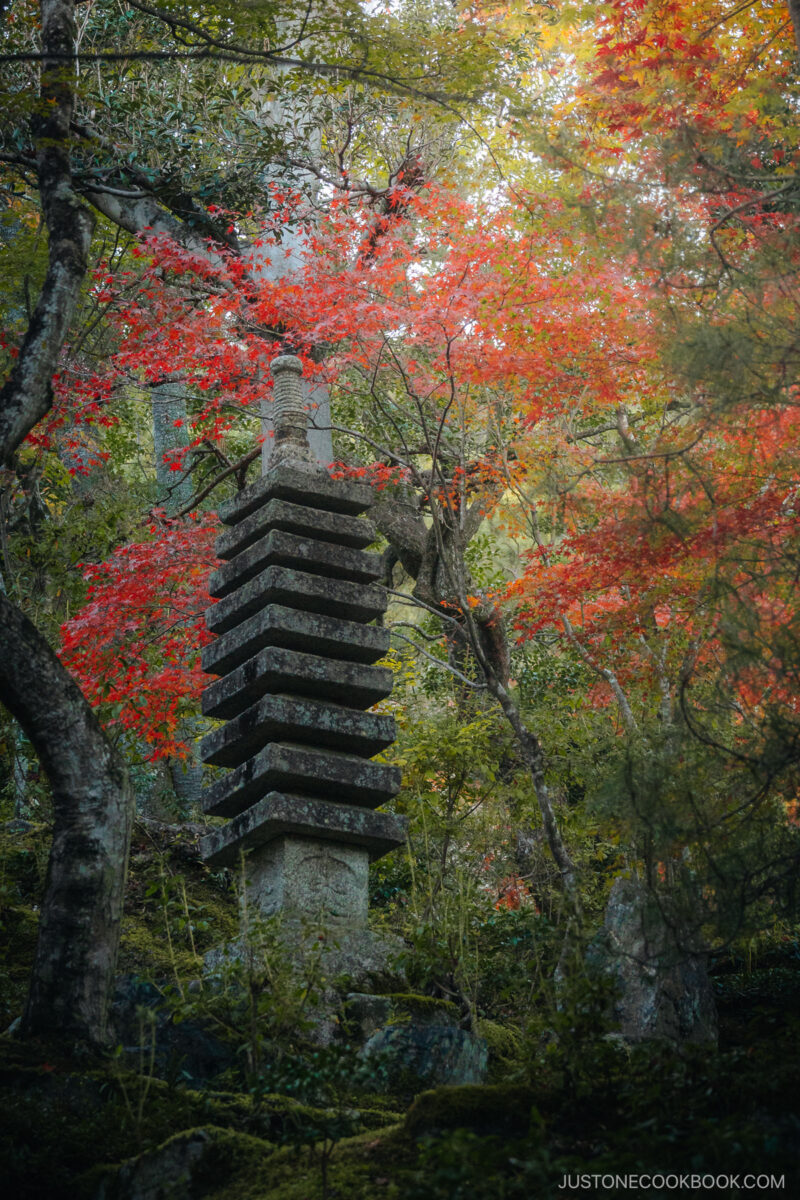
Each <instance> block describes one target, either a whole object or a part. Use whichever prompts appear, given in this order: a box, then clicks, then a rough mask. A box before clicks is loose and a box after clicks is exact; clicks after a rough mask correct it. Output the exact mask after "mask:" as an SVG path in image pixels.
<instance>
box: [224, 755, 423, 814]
mask: <svg viewBox="0 0 800 1200" xmlns="http://www.w3.org/2000/svg"><path fill="white" fill-rule="evenodd" d="M400 783H401V773H400V769H399V767H390V766H388V765H387V764H386V763H376V762H370V760H369V759H363V758H357V757H356V756H355V755H353V754H339V753H337V752H335V751H333V750H314V749H311V748H310V747H309V746H296V745H293V744H292V743H289V742H271V743H270V744H269V745H268V746H265V747H264V749H263V750H260V751H259V753H258V754H256V755H255V756H254V757H253V758H250V759H248V760H247V762H245V763H242V765H241V766H240V767H236V769H235V770H233V771H230V772H228V774H227V775H226V776H225V777H224V778H223V779H220V780H218V781H217V782H216V783H213V784H212V785H211V787H209V788H206V790H205V792H204V793H203V796H202V804H203V809H204V811H205V812H206V813H208V814H209V816H215V817H235V816H236V815H237V814H238V813H240V812H243V811H244V809H246V808H249V807H250V806H251V805H252V804H255V803H256V801H258V800H261V799H262V798H263V797H264V796H265V795H266V794H267V793H268V792H274V791H289V792H298V793H299V794H300V795H304V796H316V797H319V798H320V799H321V800H342V801H344V803H346V804H354V805H357V806H361V807H364V808H376V807H377V806H378V805H379V804H385V803H386V801H387V800H391V798H392V796H395V795H397V793H398V791H399V790H400Z"/></svg>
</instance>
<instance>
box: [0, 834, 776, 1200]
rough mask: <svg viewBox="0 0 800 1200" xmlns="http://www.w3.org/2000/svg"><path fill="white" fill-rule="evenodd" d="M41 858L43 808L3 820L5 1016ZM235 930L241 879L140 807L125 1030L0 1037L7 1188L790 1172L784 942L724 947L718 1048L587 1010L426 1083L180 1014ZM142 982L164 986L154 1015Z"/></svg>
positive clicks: (499, 1188)
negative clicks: (607, 1025) (604, 1023)
mask: <svg viewBox="0 0 800 1200" xmlns="http://www.w3.org/2000/svg"><path fill="white" fill-rule="evenodd" d="M46 858H47V834H46V830H45V829H44V828H43V827H31V828H24V827H22V828H14V827H13V826H12V827H7V828H6V830H5V832H3V833H2V835H0V904H1V905H2V908H1V910H0V948H1V949H2V967H0V1020H2V1022H3V1028H5V1027H7V1026H8V1025H9V1024H10V1023H11V1022H12V1021H13V1020H14V1019H15V1018H16V1017H17V1016H18V1015H19V1013H20V1012H21V1010H22V1006H23V1003H24V995H25V986H26V981H27V976H28V972H29V970H30V965H31V961H32V955H33V948H34V944H35V932H36V920H37V909H36V906H37V903H38V900H39V896H40V894H41V888H42V884H43V880H44V871H45V867H46ZM236 931H237V908H236V900H235V896H234V895H233V892H232V890H231V889H230V886H229V883H228V882H227V881H226V880H225V879H224V878H223V877H221V876H214V875H211V874H210V873H209V872H208V871H207V869H206V868H205V867H204V866H203V865H202V864H201V862H200V860H199V858H198V855H197V851H196V837H195V836H194V835H193V833H192V830H191V827H190V828H189V829H188V830H186V831H185V832H183V833H179V834H176V832H175V830H174V829H172V830H170V829H168V828H167V827H162V826H159V825H158V824H157V823H145V824H142V825H138V826H137V831H136V835H135V839H134V847H133V854H132V861H131V872H130V880H129V885H128V904H127V909H126V917H125V928H124V931H123V943H122V950H121V957H120V975H121V978H122V980H123V981H124V987H126V988H127V996H128V1000H129V1002H130V1003H129V1009H130V1011H131V1012H132V1013H133V1015H134V1018H135V1019H137V1020H138V1021H139V1037H138V1038H135V1039H134V1041H138V1045H134V1046H131V1045H124V1044H123V1043H122V1042H121V1043H120V1044H118V1045H116V1046H115V1047H114V1048H113V1050H112V1051H111V1052H110V1053H109V1054H108V1055H104V1056H99V1057H98V1056H92V1055H90V1054H88V1053H87V1054H83V1055H78V1054H76V1053H74V1052H73V1053H71V1054H69V1055H67V1054H65V1053H64V1052H63V1049H60V1048H59V1047H54V1046H52V1045H45V1044H40V1043H22V1042H20V1041H18V1040H16V1039H15V1038H14V1037H13V1036H9V1035H5V1036H3V1037H2V1038H0V1105H1V1106H2V1112H3V1117H2V1121H1V1122H0V1176H2V1178H4V1179H5V1180H6V1181H7V1182H8V1184H9V1185H10V1191H7V1192H6V1194H7V1195H11V1196H13V1197H15V1200H44V1198H47V1200H267V1198H269V1200H317V1198H318V1197H328V1198H330V1200H334V1198H336V1200H361V1198H364V1200H366V1198H367V1197H369V1198H370V1200H371V1198H373V1197H387V1200H516V1198H517V1197H519V1200H522V1198H523V1197H525V1198H528V1197H533V1196H536V1197H547V1196H551V1195H552V1196H556V1195H559V1196H570V1195H580V1194H585V1190H586V1183H585V1182H581V1183H580V1185H578V1184H576V1176H578V1175H596V1176H606V1177H608V1176H614V1177H625V1176H628V1177H629V1176H632V1175H640V1174H656V1175H659V1174H663V1175H678V1176H681V1175H683V1176H687V1177H688V1178H689V1184H690V1185H691V1177H692V1176H695V1177H699V1178H701V1179H702V1178H703V1177H705V1182H704V1183H703V1184H702V1187H701V1188H699V1189H698V1190H705V1191H706V1192H707V1193H708V1191H709V1190H711V1192H712V1194H714V1190H713V1189H710V1186H709V1182H708V1177H709V1176H723V1175H724V1176H734V1177H735V1176H739V1178H740V1180H742V1181H743V1180H744V1177H745V1176H746V1175H753V1176H756V1177H759V1176H760V1177H762V1178H761V1181H760V1186H759V1187H758V1188H757V1189H755V1190H754V1189H753V1188H752V1187H751V1188H750V1189H748V1188H747V1187H746V1186H745V1185H744V1184H743V1183H742V1184H740V1186H739V1188H737V1186H736V1185H735V1184H734V1186H733V1187H730V1186H728V1187H727V1188H726V1189H725V1193H724V1194H726V1195H731V1196H735V1195H747V1194H751V1195H754V1194H755V1195H764V1194H769V1193H770V1185H769V1182H768V1181H769V1177H774V1179H775V1180H780V1179H781V1177H783V1187H782V1189H779V1188H776V1189H775V1194H776V1195H778V1194H784V1195H798V1194H800V1190H798V1189H799V1187H800V1115H799V1114H798V1096H800V1037H799V1036H798V1034H800V1017H799V1016H798V1005H797V1001H798V998H799V997H800V959H799V958H798V953H797V947H796V945H795V944H794V943H793V942H787V943H786V944H783V945H777V946H776V947H775V949H774V951H773V952H771V953H770V955H769V956H767V957H762V958H761V959H760V960H759V961H758V962H757V963H756V964H755V965H753V964H746V963H743V962H736V961H735V960H733V959H730V958H729V959H727V960H726V961H725V963H724V965H723V966H722V967H721V968H720V970H719V973H718V975H717V978H716V994H717V1002H718V1007H719V1014H720V1034H721V1036H720V1045H719V1048H718V1049H717V1050H711V1049H708V1048H701V1047H686V1048H683V1049H682V1050H680V1051H677V1050H675V1049H674V1048H671V1047H668V1046H664V1045H649V1046H640V1047H635V1048H631V1047H625V1046H623V1045H621V1043H620V1042H619V1040H618V1039H614V1038H609V1037H608V1036H603V1034H602V1031H594V1032H593V1029H592V1014H591V1012H589V1011H588V1010H587V1012H585V1013H583V1014H581V1013H580V1012H576V1014H575V1016H574V1023H573V1025H572V1027H571V1028H567V1027H566V1026H565V1028H564V1029H562V1030H561V1031H560V1034H559V1036H558V1038H555V1039H551V1040H550V1041H549V1042H547V1043H543V1042H542V1039H541V1038H539V1039H538V1040H537V1041H534V1040H531V1039H528V1040H527V1041H526V1039H525V1037H524V1036H521V1038H520V1041H519V1045H518V1050H517V1052H516V1056H514V1055H510V1054H509V1052H508V1050H507V1048H506V1051H505V1052H504V1053H499V1052H497V1051H496V1050H492V1057H491V1060H490V1080H491V1082H490V1083H488V1084H486V1085H483V1086H478V1085H474V1086H463V1087H442V1088H436V1089H433V1090H425V1087H424V1084H421V1083H420V1081H419V1080H415V1079H413V1078H411V1077H406V1078H402V1079H399V1080H398V1079H397V1078H395V1080H394V1082H393V1083H392V1084H391V1085H390V1086H389V1087H388V1090H387V1088H386V1086H385V1085H381V1084H380V1083H379V1082H378V1081H377V1080H372V1081H370V1079H369V1078H366V1079H365V1078H364V1077H361V1076H359V1074H358V1072H357V1071H355V1072H354V1071H353V1068H352V1063H353V1058H352V1052H351V1051H350V1050H349V1048H348V1047H346V1046H345V1045H343V1044H342V1045H340V1046H338V1047H337V1046H336V1045H334V1046H333V1047H332V1048H331V1049H330V1050H328V1051H326V1052H325V1053H323V1054H318V1053H316V1052H315V1051H314V1050H313V1049H312V1048H311V1047H309V1048H308V1049H307V1052H306V1054H305V1056H304V1055H303V1054H302V1053H301V1054H300V1055H299V1056H295V1057H292V1056H291V1055H290V1056H288V1058H287V1063H288V1064H289V1068H290V1069H284V1070H283V1073H282V1074H281V1073H278V1075H275V1074H274V1073H273V1074H272V1075H270V1073H269V1072H268V1071H267V1072H266V1073H264V1074H261V1075H260V1074H259V1072H258V1069H257V1065H256V1067H254V1064H253V1055H252V1046H250V1045H248V1042H247V1036H248V1035H247V1033H246V1031H245V1030H242V1031H241V1033H240V1036H239V1040H238V1044H237V1038H236V1035H235V1031H232V1030H228V1032H227V1034H226V1036H224V1037H222V1038H220V1037H218V1036H217V1034H218V1032H219V1029H218V1028H215V1030H214V1032H213V1033H208V1029H209V1026H208V1025H206V1026H205V1027H202V1026H201V1027H200V1028H199V1029H198V1027H197V1023H196V1022H194V1023H193V1022H192V1021H191V1020H190V1021H189V1022H188V1024H187V1020H186V1013H187V1011H188V1009H187V1008H186V1007H185V1006H184V1007H181V1002H182V1001H183V1002H187V999H188V998H190V997H191V996H192V994H193V992H192V985H191V983H190V981H191V980H192V979H193V978H194V977H196V976H197V974H198V963H199V956H200V955H202V953H203V952H204V951H205V950H207V949H209V948H211V946H214V945H218V944H220V942H223V941H225V940H227V939H229V938H231V937H232V936H234V935H235V933H236ZM137 989H138V990H137ZM131 996H132V997H133V1001H136V1000H137V998H138V999H142V1001H143V1002H142V1003H141V1004H136V1003H133V1001H131V1000H130V998H131ZM153 997H155V999H156V1001H157V1002H159V1003H160V1001H161V1000H162V999H163V1004H161V1006H160V1007H161V1013H160V1015H158V1016H157V1017H154V1016H153V1015H152V1014H153V1013H154V1012H156V1013H157V1012H158V1009H159V1003H156V1005H155V1006H154V1005H153V999H152V998H153ZM169 1005H171V1008H169V1011H167V1007H168V1006H169ZM156 1020H158V1021H160V1022H161V1026H160V1028H161V1029H162V1032H163V1027H164V1022H167V1023H168V1024H169V1027H170V1029H174V1030H175V1040H174V1043H173V1044H172V1048H173V1053H172V1054H168V1055H164V1054H163V1053H162V1052H161V1049H159V1050H158V1053H157V1052H156V1041H155V1034H154V1033H153V1029H154V1022H155V1021H156ZM204 1029H205V1033H208V1036H207V1037H206V1036H205V1033H204ZM189 1034H191V1035H192V1036H191V1037H189V1040H188V1041H187V1036H188V1035H189ZM127 1040H128V1042H130V1033H129V1035H128V1038H127ZM220 1045H222V1047H223V1050H222V1053H221V1056H219V1061H215V1055H219V1047H220ZM160 1046H161V1042H159V1047H160ZM490 1049H492V1048H491V1047H490ZM292 1064H294V1065H293V1066H292ZM276 1079H277V1081H278V1086H277V1087H276V1086H274V1085H275V1081H276ZM121 1164H122V1165H121ZM565 1177H568V1178H567V1181H566V1184H565ZM570 1180H572V1183H571V1184H570V1182H569V1181H570ZM591 1190H596V1191H598V1192H600V1193H601V1194H604V1195H606V1194H607V1195H617V1194H618V1195H623V1194H628V1195H631V1194H637V1195H638V1194H642V1195H644V1194H647V1195H653V1196H656V1195H681V1194H689V1191H690V1190H691V1186H689V1187H681V1186H680V1183H679V1185H678V1186H677V1187H675V1186H672V1187H669V1188H666V1187H665V1188H664V1189H658V1188H656V1189H653V1190H650V1191H641V1192H639V1191H637V1190H636V1189H633V1190H630V1189H629V1188H626V1187H624V1186H623V1184H622V1181H621V1179H620V1178H617V1179H616V1181H614V1180H611V1181H609V1180H608V1179H606V1180H605V1181H602V1180H600V1181H598V1185H597V1186H596V1187H592V1189H591Z"/></svg>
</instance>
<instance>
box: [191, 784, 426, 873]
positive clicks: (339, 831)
mask: <svg viewBox="0 0 800 1200" xmlns="http://www.w3.org/2000/svg"><path fill="white" fill-rule="evenodd" d="M283 834H293V835H295V836H297V837H311V838H317V839H319V840H324V841H333V842H337V841H342V842H347V843H348V844H350V845H353V846H362V847H363V848H364V849H365V850H366V851H367V853H368V855H369V857H370V858H371V859H375V858H380V857H381V855H383V854H388V853H389V851H390V850H394V849H396V847H397V846H402V844H403V842H404V841H405V837H406V821H405V819H404V818H403V817H396V816H394V814H392V813H381V812H371V811H370V809H368V808H359V807H357V806H356V805H353V804H337V803H332V802H330V801H327V800H314V799H312V798H311V797H309V796H291V795H285V794H284V793H282V792H270V793H269V795H267V796H265V797H264V798H263V800H259V801H258V802H257V803H256V804H254V805H253V806H252V807H251V808H248V809H246V810H245V811H244V812H243V813H240V814H239V816H238V817H234V819H233V820H232V821H230V822H229V823H228V824H227V825H223V826H222V827H221V828H220V829H214V830H213V831H212V832H211V833H209V834H207V835H206V837H205V838H204V839H203V842H202V846H201V850H202V854H203V858H204V859H205V860H206V862H208V863H209V864H210V865H211V866H214V867H227V866H233V865H235V864H236V863H237V862H238V861H239V854H240V852H241V851H242V850H245V851H246V850H253V849H256V848H257V847H259V846H263V845H265V844H266V843H267V842H270V841H273V840H274V839H275V838H277V837H280V836H282V835H283Z"/></svg>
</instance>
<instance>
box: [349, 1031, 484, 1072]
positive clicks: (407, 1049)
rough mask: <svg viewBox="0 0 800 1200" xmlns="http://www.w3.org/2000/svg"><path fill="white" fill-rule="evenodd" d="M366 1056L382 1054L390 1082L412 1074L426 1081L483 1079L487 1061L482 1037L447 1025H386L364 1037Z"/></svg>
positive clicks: (363, 1051)
mask: <svg viewBox="0 0 800 1200" xmlns="http://www.w3.org/2000/svg"><path fill="white" fill-rule="evenodd" d="M362 1054H363V1055H364V1056H365V1057H366V1058H373V1057H381V1058H382V1059H383V1060H384V1062H385V1064H386V1069H387V1072H388V1075H389V1078H390V1080H391V1081H392V1084H394V1083H395V1081H396V1082H397V1083H398V1084H400V1086H402V1079H403V1077H404V1076H406V1077H407V1076H409V1075H411V1076H412V1077H416V1079H418V1080H422V1081H424V1082H425V1083H427V1084H429V1085H437V1084H450V1085H457V1084H465V1083H483V1082H484V1081H485V1079H486V1071H487V1067H488V1062H489V1049H488V1046H487V1044H486V1042H485V1040H484V1039H483V1038H481V1037H477V1036H476V1035H475V1034H474V1033H468V1032H467V1031H466V1030H465V1029H453V1028H452V1027H449V1026H446V1025H417V1024H408V1025H387V1026H386V1027H384V1028H383V1029H379V1030H378V1031H377V1033H374V1034H373V1035H372V1037H371V1038H369V1040H368V1041H367V1043H366V1045H365V1046H364V1048H363V1050H362Z"/></svg>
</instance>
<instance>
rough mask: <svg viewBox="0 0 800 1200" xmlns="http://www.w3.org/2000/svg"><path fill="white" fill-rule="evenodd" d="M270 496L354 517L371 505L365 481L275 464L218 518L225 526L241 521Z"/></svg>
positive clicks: (224, 508)
mask: <svg viewBox="0 0 800 1200" xmlns="http://www.w3.org/2000/svg"><path fill="white" fill-rule="evenodd" d="M272 499H276V500H289V501H291V502H292V503H296V504H304V505H306V506H308V507H311V508H321V509H327V510H328V511H329V512H339V513H347V514H350V515H352V516H357V515H358V514H359V513H362V512H366V510H367V509H368V508H370V507H371V505H372V502H373V499H374V493H373V490H372V488H371V487H370V486H369V485H368V484H365V483H356V482H353V481H351V480H349V479H348V480H345V479H331V477H330V475H328V474H327V472H326V471H323V470H319V471H308V470H303V469H298V468H294V467H289V466H278V467H274V468H273V469H272V470H270V471H268V472H267V474H266V475H264V476H263V477H262V478H261V479H258V480H256V482H255V483H252V484H251V485H250V486H249V487H246V488H245V489H244V491H241V492H239V494H238V496H235V497H234V498H233V499H232V500H230V501H228V503H227V504H223V505H222V506H221V507H220V510H219V518H220V520H221V521H222V523H223V524H224V525H237V524H240V523H241V522H242V521H243V520H245V519H246V518H247V517H248V516H249V515H250V513H252V512H255V510H256V509H257V508H261V506H262V505H264V504H266V503H267V501H268V500H272Z"/></svg>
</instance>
